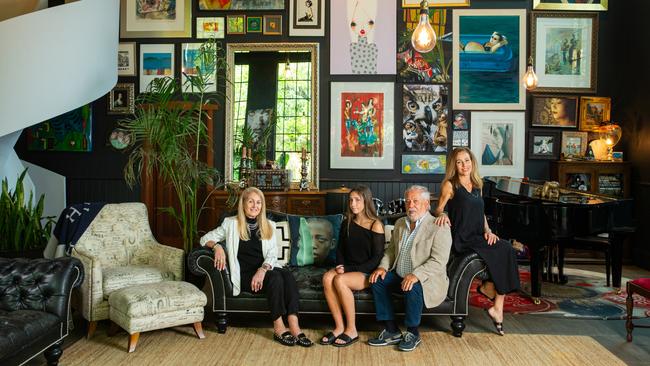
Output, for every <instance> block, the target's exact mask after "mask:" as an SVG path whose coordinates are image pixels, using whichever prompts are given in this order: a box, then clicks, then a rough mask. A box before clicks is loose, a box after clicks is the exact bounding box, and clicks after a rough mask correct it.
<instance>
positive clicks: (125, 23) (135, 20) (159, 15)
mask: <svg viewBox="0 0 650 366" xmlns="http://www.w3.org/2000/svg"><path fill="white" fill-rule="evenodd" d="M138 4H142V3H140V2H139V1H137V0H120V38H191V37H192V0H178V1H176V9H175V10H174V12H175V14H174V15H173V16H171V15H170V12H169V11H168V10H156V9H149V8H147V9H144V10H143V9H142V8H138ZM140 6H141V7H142V6H143V5H140ZM161 6H162V5H161ZM127 10H130V11H128V12H127ZM178 13H181V14H182V15H181V16H178ZM166 16H167V19H165V17H166Z"/></svg>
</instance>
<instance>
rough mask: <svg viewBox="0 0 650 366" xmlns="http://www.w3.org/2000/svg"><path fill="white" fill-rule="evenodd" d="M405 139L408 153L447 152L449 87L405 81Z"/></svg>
mask: <svg viewBox="0 0 650 366" xmlns="http://www.w3.org/2000/svg"><path fill="white" fill-rule="evenodd" d="M402 100H403V104H402V116H403V119H402V140H403V142H404V151H406V152H446V151H447V142H448V141H447V128H448V125H449V124H448V122H447V116H448V115H449V111H448V107H447V106H448V104H449V86H448V85H446V84H433V85H431V84H403V86H402Z"/></svg>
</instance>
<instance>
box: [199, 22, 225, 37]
mask: <svg viewBox="0 0 650 366" xmlns="http://www.w3.org/2000/svg"><path fill="white" fill-rule="evenodd" d="M225 35H226V18H224V17H212V18H200V17H199V18H196V38H197V39H209V38H224V37H225Z"/></svg>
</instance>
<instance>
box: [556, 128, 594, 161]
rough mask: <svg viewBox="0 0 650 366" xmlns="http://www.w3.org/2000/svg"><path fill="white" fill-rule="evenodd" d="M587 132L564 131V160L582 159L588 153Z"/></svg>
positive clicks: (562, 150) (562, 151)
mask: <svg viewBox="0 0 650 366" xmlns="http://www.w3.org/2000/svg"><path fill="white" fill-rule="evenodd" d="M588 138H589V135H588V134H587V132H577V131H562V149H561V150H560V152H561V153H562V156H563V157H564V158H582V157H584V156H585V152H586V151H587V142H588V141H587V139H588Z"/></svg>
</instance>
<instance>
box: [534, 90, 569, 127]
mask: <svg viewBox="0 0 650 366" xmlns="http://www.w3.org/2000/svg"><path fill="white" fill-rule="evenodd" d="M530 125H531V126H533V127H560V128H575V127H578V97H577V96H570V95H534V96H533V111H532V116H531V120H530Z"/></svg>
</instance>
